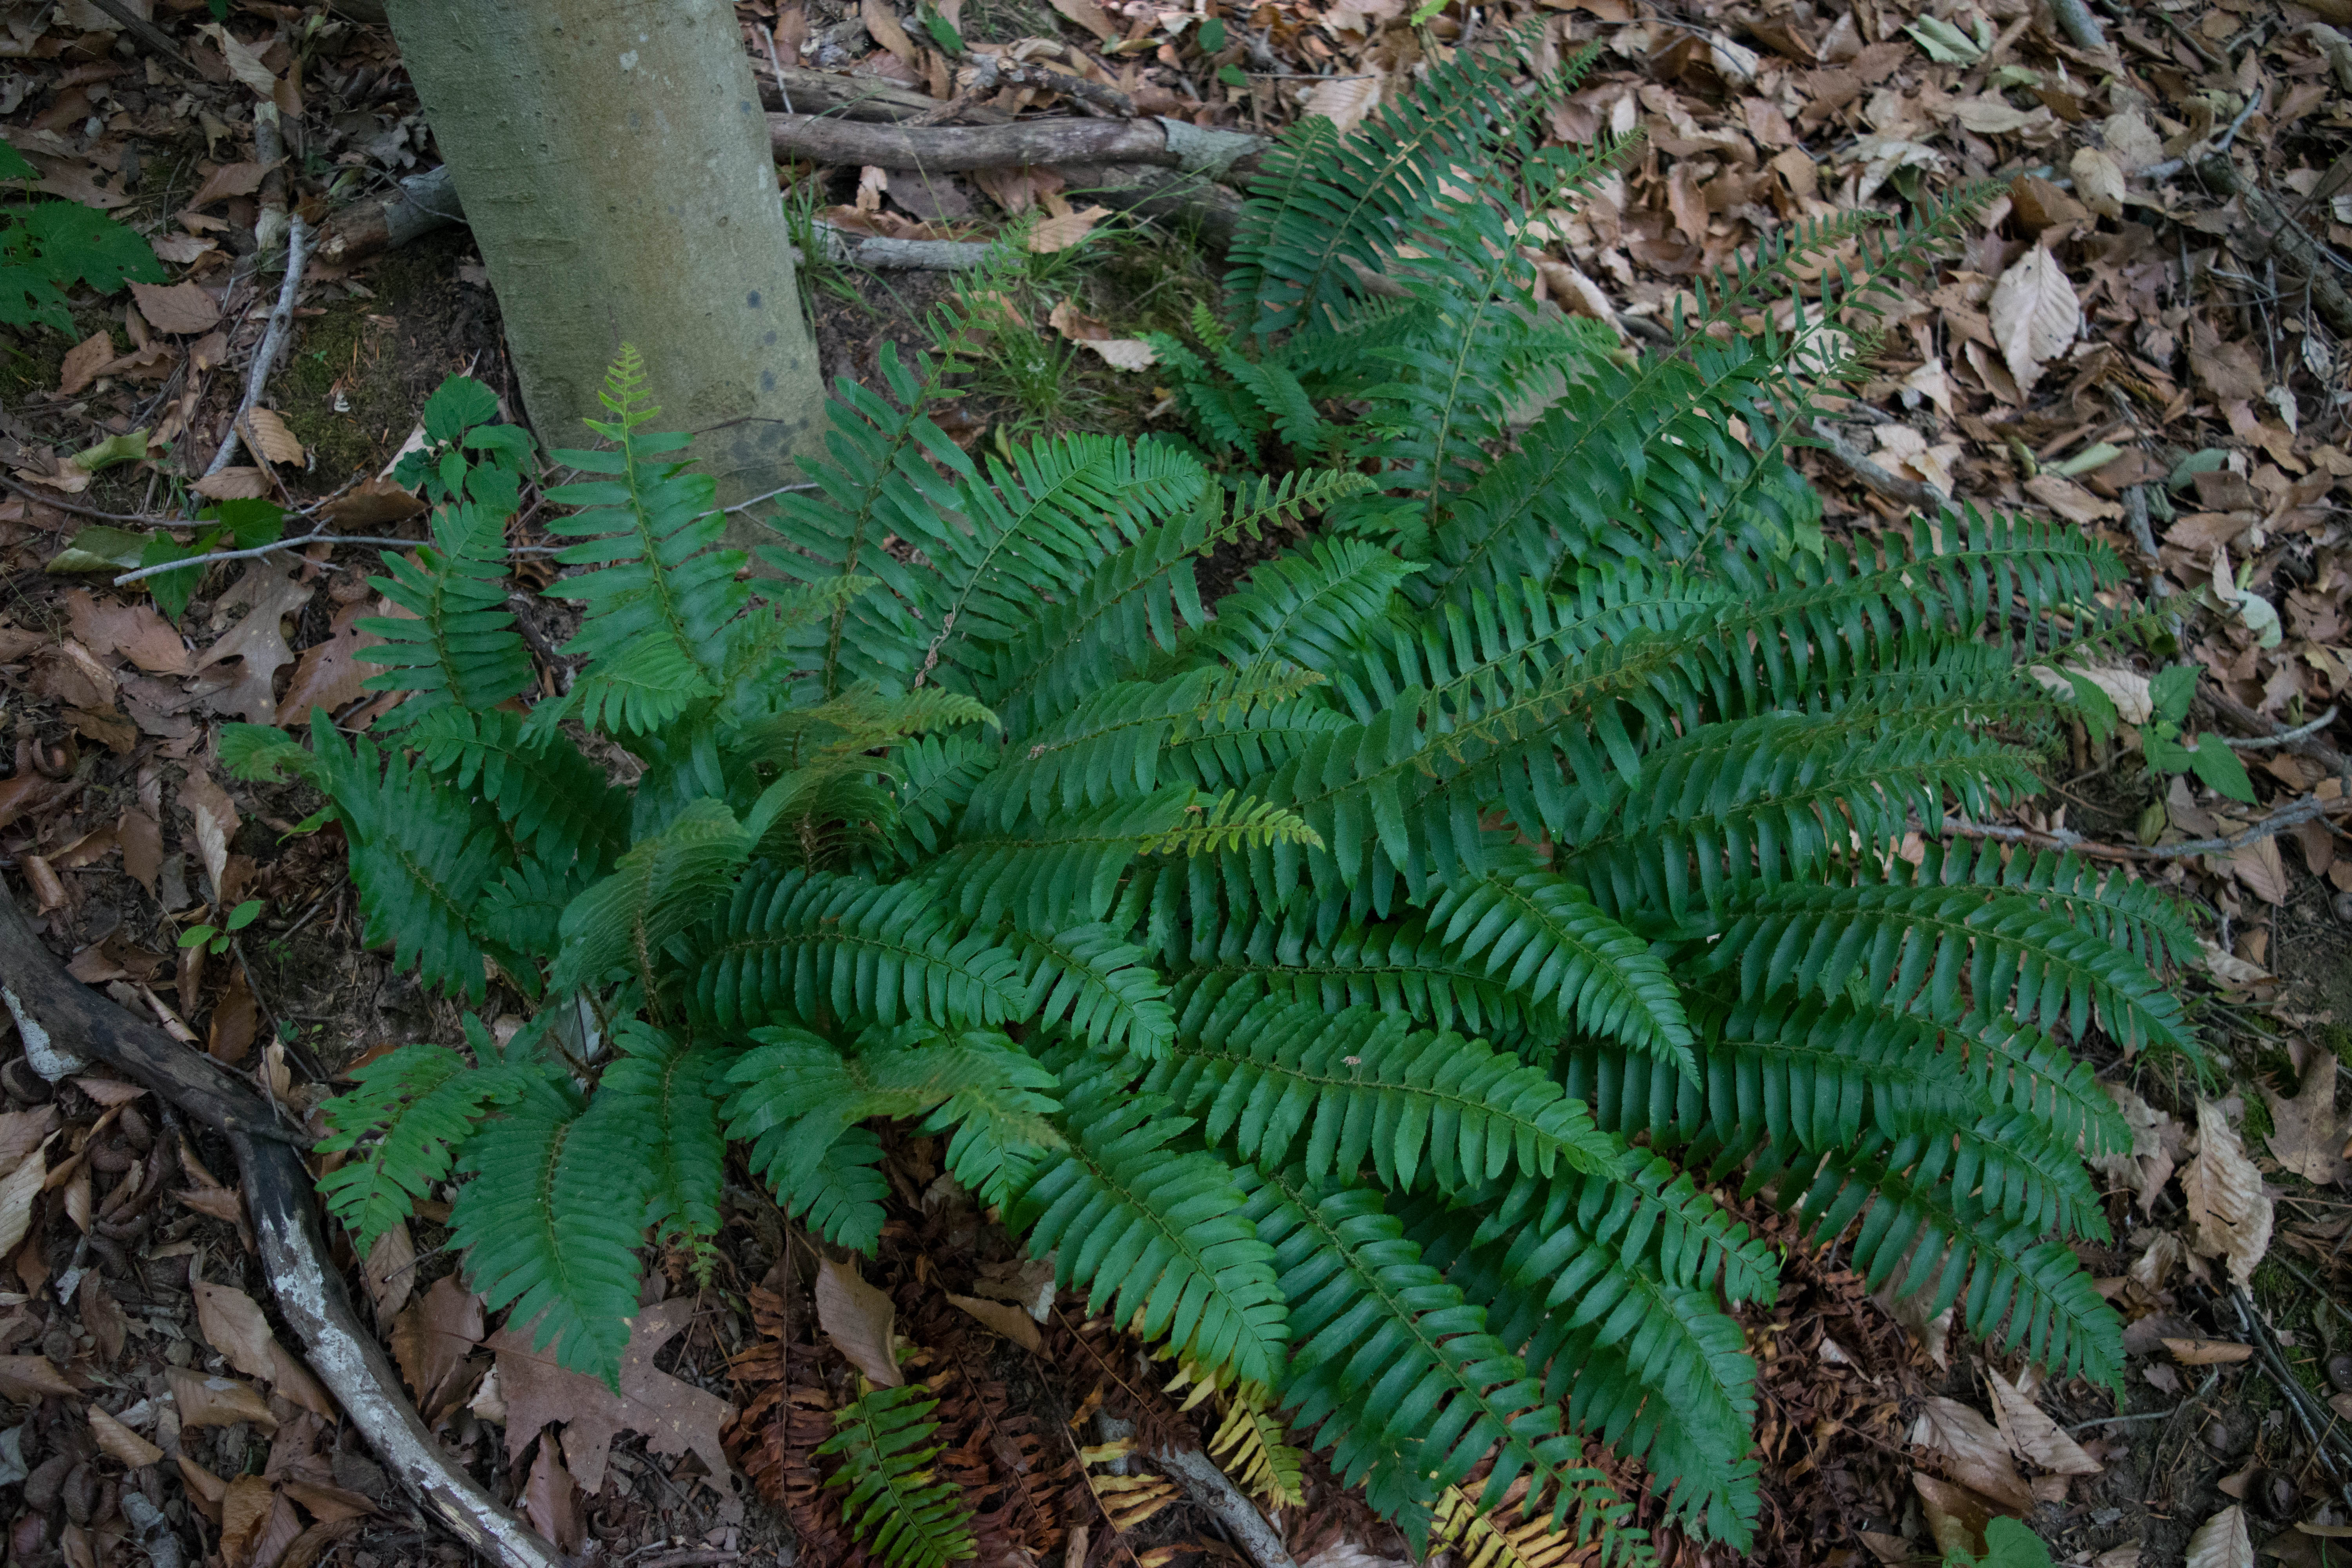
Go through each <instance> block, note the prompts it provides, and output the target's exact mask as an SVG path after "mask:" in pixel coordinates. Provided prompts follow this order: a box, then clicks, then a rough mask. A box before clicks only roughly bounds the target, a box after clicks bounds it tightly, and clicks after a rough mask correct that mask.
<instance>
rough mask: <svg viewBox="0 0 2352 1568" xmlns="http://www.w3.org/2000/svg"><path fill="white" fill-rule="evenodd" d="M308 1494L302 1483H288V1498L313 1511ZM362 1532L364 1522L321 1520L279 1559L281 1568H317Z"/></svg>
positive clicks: (293, 1542) (296, 1538)
mask: <svg viewBox="0 0 2352 1568" xmlns="http://www.w3.org/2000/svg"><path fill="white" fill-rule="evenodd" d="M304 1491H305V1489H304V1488H303V1487H302V1486H301V1485H300V1483H299V1482H294V1481H289V1482H288V1483H286V1495H287V1496H288V1497H289V1498H290V1499H292V1500H295V1501H297V1502H299V1503H301V1504H302V1506H303V1507H304V1508H309V1507H310V1502H309V1501H308V1500H306V1499H305V1497H304V1495H303V1494H304ZM313 1511H316V1510H313ZM359 1532H360V1521H358V1520H356V1519H321V1520H320V1521H319V1522H318V1523H316V1524H314V1525H312V1526H311V1527H310V1529H308V1530H306V1531H303V1532H302V1533H301V1534H299V1535H298V1536H296V1537H295V1538H294V1539H293V1541H292V1542H290V1543H289V1544H288V1546H287V1548H286V1552H285V1555H283V1556H281V1557H279V1558H278V1568H317V1564H318V1563H319V1560H320V1558H322V1557H324V1556H326V1555H327V1553H328V1552H331V1551H333V1550H334V1548H335V1546H336V1544H337V1543H338V1542H344V1541H349V1540H350V1539H351V1538H352V1536H354V1535H357V1534H358V1533H359Z"/></svg>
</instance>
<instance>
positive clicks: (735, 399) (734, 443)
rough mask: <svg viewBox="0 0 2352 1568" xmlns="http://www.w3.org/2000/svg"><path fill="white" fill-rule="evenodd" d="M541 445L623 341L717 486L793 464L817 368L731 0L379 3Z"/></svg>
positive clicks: (813, 401)
mask: <svg viewBox="0 0 2352 1568" xmlns="http://www.w3.org/2000/svg"><path fill="white" fill-rule="evenodd" d="M389 8H390V11H391V16H392V26H393V32H394V36H395V37H397V38H398V39H399V42H400V47H401V54H402V58H404V61H405V62H406V64H407V67H408V72H409V75H410V77H411V78H412V79H414V80H415V83H416V90H417V96H418V97H419V98H420V99H421V100H423V102H424V106H425V116H426V118H427V120H428V121H430V122H431V124H432V127H433V133H434V137H435V139H436V141H437V142H439V143H440V148H441V153H442V156H443V158H444V159H445V160H446V162H447V163H448V166H449V169H450V171H451V173H452V174H454V175H455V177H456V180H457V195H458V196H459V198H460V199H461V200H462V201H463V203H464V205H465V213H466V221H467V223H468V224H470V225H471V226H472V227H473V231H474V237H475V239H476V240H477V242H478V243H479V245H480V246H481V247H482V260H483V262H484V264H485V265H486V266H487V268H488V271H489V275H490V283H491V286H492V287H493V288H494V289H496V290H497V292H498V297H499V310H500V312H501V313H502V314H503V315H504V317H505V319H506V331H507V341H508V343H509V347H510V348H511V349H512V351H513V353H514V360H515V365H516V368H517V370H518V371H519V372H520V374H521V379H522V396H523V403H524V405H525V406H526V408H527V409H528V411H529V413H530V418H531V421H532V424H533V425H534V426H535V427H536V428H537V430H538V432H539V436H540V438H541V441H542V442H543V443H544V444H546V445H548V446H550V447H567V446H579V445H583V444H586V443H587V441H588V440H589V437H588V433H587V432H586V431H585V430H583V429H582V428H581V426H580V420H581V419H582V418H583V417H591V416H593V417H598V418H602V417H605V415H604V411H603V410H602V409H601V408H600V407H599V406H598V405H597V402H596V394H597V390H598V388H599V386H600V385H601V384H602V382H603V379H604V369H605V366H606V365H608V364H609V363H611V362H612V359H613V355H614V351H615V350H617V349H618V348H619V347H620V345H621V344H622V343H624V342H629V343H634V344H635V345H636V347H637V348H638V349H639V350H640V351H641V352H642V353H644V354H645V356H646V366H647V369H648V371H649V373H650V374H649V380H648V386H647V390H648V391H649V392H650V393H651V394H652V396H653V399H654V401H655V402H656V403H657V404H659V405H661V410H662V412H661V418H660V421H659V425H658V427H659V428H662V429H669V430H694V431H698V432H704V433H705V434H702V435H699V436H698V437H697V439H696V442H695V451H694V455H695V456H696V457H697V458H698V459H699V460H700V461H701V462H702V464H703V465H704V467H705V468H706V470H707V471H709V473H711V474H712V475H713V476H714V477H715V478H716V479H718V481H719V499H720V500H721V502H722V503H731V502H733V501H737V500H743V499H744V498H746V497H749V496H752V495H757V494H761V493H763V492H765V491H768V490H772V489H775V488H777V487H778V486H780V485H784V484H789V483H791V482H793V480H795V479H798V478H799V474H798V472H797V470H795V469H793V468H792V464H791V459H792V458H793V456H794V455H795V454H797V453H802V452H814V451H815V450H817V449H818V442H819V439H820V437H821V436H822V432H823V413H824V383H823V378H822V375H821V374H820V373H819V370H818V367H817V361H816V352H815V349H814V346H813V344H812V343H811V342H810V338H809V331H808V326H807V323H806V322H805V321H803V320H802V316H801V305H800V291H799V289H798V288H797V286H796V285H795V283H794V280H793V261H792V253H791V249H790V237H789V236H788V234H787V231H786V229H785V226H784V218H783V208H782V202H781V200H780V199H779V197H778V195H777V192H776V174H775V165H774V163H772V160H771V158H770V155H769V151H768V125H767V120H766V117H765V116H764V115H763V114H762V113H761V105H760V95H759V90H758V89H757V88H756V87H755V86H754V84H753V82H752V79H751V62H750V60H749V58H747V57H746V56H745V55H744V53H743V48H742V40H741V38H740V36H739V34H738V31H737V27H736V22H735V13H734V9H733V7H732V6H731V5H730V4H729V0H490V3H488V4H485V3H484V0H391V4H390V7H389Z"/></svg>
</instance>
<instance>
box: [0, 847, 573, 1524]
mask: <svg viewBox="0 0 2352 1568" xmlns="http://www.w3.org/2000/svg"><path fill="white" fill-rule="evenodd" d="M0 982H5V991H6V1000H7V1003H8V1005H9V1010H10V1011H11V1012H13V1013H15V1014H16V1015H17V1016H18V1017H19V1019H20V1020H23V1019H29V1020H31V1021H32V1024H33V1027H34V1028H36V1029H38V1030H41V1031H42V1032H43V1033H44V1034H46V1036H47V1039H48V1044H49V1046H50V1048H52V1049H57V1050H63V1051H67V1052H70V1053H72V1054H74V1055H77V1056H85V1057H88V1058H93V1059H95V1060H98V1061H101V1062H104V1063H105V1064H106V1065H107V1066H109V1067H111V1068H115V1069H117V1070H118V1071H121V1072H123V1073H125V1074H128V1075H129V1076H130V1077H131V1078H133V1079H137V1080H138V1081H139V1082H141V1083H142V1084H144V1085H146V1087H147V1088H148V1089H152V1091H153V1092H154V1093H156V1094H157V1095H160V1096H162V1097H163V1099H164V1100H168V1101H170V1102H171V1103H172V1104H173V1105H175V1106H177V1107H178V1108H179V1109H180V1110H184V1111H185V1112H186V1113H187V1114H188V1115H190V1116H193V1117H194V1118H196V1119H197V1120H199V1121H204V1122H205V1123H207V1124H208V1125H210V1126H212V1127H214V1128H216V1129H218V1130H219V1131H222V1132H223V1133H225V1134H226V1135H227V1137H228V1140H229V1142H230V1144H231V1145H232V1146H233V1147H234V1148H235V1149H236V1160H237V1167H238V1170H239V1172H240V1173H241V1175H242V1178H243V1185H244V1189H245V1204H246V1209H247V1213H248V1214H249V1215H250V1216H251V1217H252V1221H253V1229H254V1235H255V1238H256V1240H257V1242H258V1244H259V1246H260V1249H261V1260H262V1266H263V1268H264V1270H265V1271H266V1272H267V1274H268V1279H269V1289H270V1293H271V1295H272V1296H273V1297H275V1298H276V1300H277V1302H278V1310H279V1312H281V1313H282V1314H283V1315H284V1317H285V1319H286V1324H287V1327H288V1328H289V1329H291V1330H292V1331H293V1332H294V1334H295V1336H296V1338H297V1340H298V1341H299V1342H300V1344H301V1347H302V1354H303V1359H304V1360H305V1361H307V1362H308V1363H310V1369H311V1370H312V1371H313V1372H315V1373H318V1374H319V1380H320V1382H321V1383H323V1384H326V1385H327V1388H328V1390H329V1392H331V1394H333V1395H334V1396H335V1399H336V1401H337V1403H339V1404H340V1405H341V1406H342V1407H343V1413H344V1414H345V1415H347V1416H348V1417H349V1418H350V1420H351V1422H352V1426H355V1427H356V1428H358V1430H359V1432H360V1435H361V1436H362V1437H364V1438H366V1439H367V1442H368V1445H369V1446H370V1447H373V1449H374V1450H375V1451H376V1454H377V1455H378V1457H379V1458H382V1459H383V1464H384V1468H385V1469H386V1470H387V1471H389V1472H390V1473H391V1475H392V1476H393V1477H394V1479H396V1480H398V1481H399V1482H400V1484H401V1486H402V1487H403V1488H404V1489H406V1490H407V1491H408V1493H409V1494H410V1495H411V1496H413V1497H415V1499H416V1500H417V1501H418V1502H419V1503H421V1504H423V1505H424V1507H425V1509H426V1510H428V1511H430V1512H431V1513H432V1515H433V1516H434V1517H435V1518H436V1519H437V1520H438V1521H440V1522H441V1523H442V1524H443V1525H445V1526H446V1527H447V1528H448V1529H449V1530H450V1531H452V1532H453V1533H454V1534H455V1535H456V1536H457V1539H458V1540H459V1541H460V1542H464V1544H465V1545H466V1546H467V1547H468V1548H469V1549H470V1550H472V1551H474V1552H478V1553H479V1554H481V1555H482V1556H484V1557H486V1558H488V1559H489V1560H490V1561H492V1562H495V1563H501V1564H505V1565H506V1568H566V1563H565V1559H564V1557H563V1555H562V1552H558V1551H557V1550H556V1549H555V1548H554V1547H553V1546H551V1545H550V1544H548V1542H545V1541H543V1540H541V1538H540V1537H539V1536H538V1535H537V1534H535V1533H534V1532H533V1531H531V1530H530V1529H529V1528H528V1527H527V1526H525V1525H524V1524H523V1522H522V1521H520V1520H519V1519H517V1518H516V1517H515V1516H514V1515H513V1514H511V1513H509V1512H508V1511H507V1510H505V1509H503V1508H501V1507H499V1504H498V1503H497V1501H496V1500H493V1499H492V1498H491V1497H490V1496H489V1494H488V1493H487V1492H485V1491H483V1490H482V1489H481V1488H480V1487H478V1486H477V1485H475V1484H474V1481H473V1479H472V1478H470V1477H468V1476H467V1475H466V1474H465V1473H464V1472H463V1471H461V1470H459V1469H457V1468H456V1467H455V1466H453V1465H451V1464H450V1463H449V1461H448V1460H447V1458H446V1457H445V1456H444V1455H443V1454H442V1452H441V1449H440V1447H439V1446H438V1445H437V1444H436V1443H435V1442H434V1440H433V1435H432V1433H430V1432H429V1431H427V1430H426V1429H425V1423H424V1422H423V1421H421V1420H419V1419H418V1418H417V1415H416V1411H415V1407H414V1406H412V1405H410V1404H409V1403H408V1401H407V1399H406V1398H405V1397H404V1395H403V1394H401V1392H400V1378H399V1374H398V1373H395V1372H394V1370H393V1366H392V1362H391V1360H390V1358H388V1357H387V1356H386V1355H385V1354H384V1352H383V1349H382V1347H380V1346H379V1345H378V1344H377V1343H376V1341H375V1336H374V1335H373V1334H371V1333H369V1332H368V1331H366V1330H364V1329H362V1327H361V1326H360V1321H359V1317H358V1314H357V1313H356V1312H354V1311H353V1310H352V1300H351V1296H350V1293H349V1292H348V1291H347V1290H345V1289H344V1288H343V1279H342V1276H341V1274H340V1273H339V1272H337V1271H336V1269H335V1268H334V1267H333V1266H332V1264H331V1262H330V1261H329V1256H328V1251H327V1245H326V1238H325V1237H324V1235H323V1234H322V1233H321V1231H320V1226H319V1211H318V1207H317V1205H316V1204H315V1202H314V1201H313V1199H312V1197H311V1194H310V1173H309V1172H308V1171H307V1170H305V1169H304V1167H303V1164H302V1157H301V1155H300V1154H299V1152H297V1150H296V1148H295V1146H294V1143H293V1142H292V1140H291V1137H290V1135H289V1133H288V1132H287V1131H284V1130H283V1129H282V1128H281V1127H280V1126H279V1125H278V1121H277V1120H276V1118H275V1116H274V1115H273V1113H272V1111H271V1109H270V1107H269V1104H268V1101H266V1100H263V1099H262V1097H261V1096H260V1095H259V1094H258V1093H257V1092H256V1091H255V1090H254V1089H253V1088H252V1087H251V1086H250V1085H248V1084H247V1083H246V1081H245V1080H244V1079H240V1078H238V1077H236V1075H235V1074H233V1073H231V1072H230V1071H229V1070H228V1069H227V1068H225V1067H223V1066H222V1065H221V1064H220V1063H218V1062H216V1061H215V1060H214V1059H213V1058H210V1057H208V1056H206V1055H205V1054H204V1053H203V1052H201V1051H194V1050H191V1049H189V1048H188V1047H185V1046H183V1045H180V1044H179V1043H177V1042H176V1041H174V1040H173V1039H172V1038H171V1037H169V1036H168V1035H166V1034H164V1033H163V1030H161V1029H160V1028H158V1027H156V1026H154V1025H152V1024H151V1023H149V1022H147V1021H146V1020H145V1019H143V1018H140V1017H136V1016H133V1015H131V1013H128V1012H126V1011H124V1010H123V1009H122V1008H121V1007H119V1006H117V1005H114V1003H112V1002H111V1001H110V1000H108V999H107V998H106V997H105V996H103V995H101V994H99V993H97V992H95V991H92V990H90V989H89V987H88V986H86V985H84V984H81V983H80V982H79V981H78V980H76V979H74V978H73V977H72V976H71V975H69V974H68V973H66V970H65V965H64V964H62V963H59V962H58V959H57V957H56V955H55V954H53V953H51V952H49V950H48V949H47V947H44V946H43V945H42V944H41V942H40V939H39V938H38V937H37V936H35V935H34V933H33V929H32V927H31V926H30V925H29V924H27V923H26V920H25V917H24V914H23V913H22V911H20V910H18V909H17V907H16V898H15V896H14V893H13V891H12V890H0ZM26 1035H27V1038H28V1040H29V1038H30V1031H26Z"/></svg>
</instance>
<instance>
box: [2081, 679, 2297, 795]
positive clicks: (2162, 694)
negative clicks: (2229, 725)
mask: <svg viewBox="0 0 2352 1568" xmlns="http://www.w3.org/2000/svg"><path fill="white" fill-rule="evenodd" d="M2060 673H2061V674H2062V675H2063V677H2064V678H2065V679H2066V681H2067V682H2068V683H2069V684H2070V685H2071V686H2072V687H2073V689H2074V700H2075V702H2076V704H2077V705H2078V709H2079V711H2080V715H2081V718H2082V720H2083V724H2084V729H2086V730H2087V731H2090V735H2091V738H2092V739H2093V740H2095V741H2106V740H2108V739H2110V738H2112V737H2113V736H2114V735H2115V734H2116V731H2118V730H2121V729H2126V728H2131V729H2136V730H2137V732H2138V735H2139V746H2140V755H2141V757H2142V758H2143V759H2145V760H2146V762H2147V765H2148V769H2149V771H2150V772H2152V773H2158V774H2170V773H2195V774H2196V775H2197V776H2198V777H2199V778H2200V779H2202V780H2203V781H2204V783H2205V785H2206V787H2207V788H2209V789H2210V790H2212V791H2213V792H2214V793H2215V794H2216V795H2227V796H2228V797H2229V798H2230V799H2231V800H2242V801H2245V802H2248V803H2249V804H2251V803H2252V800H2253V798H2254V785H2253V781H2252V779H2249V778H2248V777H2247V776H2246V766H2245V764H2244V763H2241V762H2240V761H2239V760H2238V753H2237V752H2233V751H2231V749H2230V747H2229V745H2228V744H2227V743H2226V742H2223V740H2222V739H2221V736H2219V735H2216V734H2214V733H2212V732H2211V731H2206V732H2204V733H2202V734H2198V735H2188V734H2186V733H2185V726H2186V725H2187V723H2188V721H2189V703H2190V702H2191V701H2193V700H2195V698H2196V696H2197V679H2198V676H2199V673H2200V671H2199V668H2198V667H2197V666H2196V665H2193V664H2176V665H2173V666H2172V667H2170V668H2167V669H2163V670H2159V671H2158V673H2157V674H2156V675H2155V676H2153V677H2152V678H2150V679H2149V680H2148V682H2147V701H2148V711H2147V714H2146V715H2145V716H2144V717H2143V718H2141V719H2140V721H2138V722H2137V724H2136V725H2129V724H2126V721H2125V720H2124V718H2123V714H2122V711H2121V710H2119V709H2118V708H2117V707H2116V701H2115V699H2114V698H2113V697H2111V696H2109V695H2108V693H2107V691H2106V689H2105V688H2104V687H2102V686H2101V685H2100V684H2099V682H2098V681H2097V680H2096V679H2094V678H2093V677H2092V676H2090V675H2087V674H2085V673H2084V672H2083V671H2081V670H2075V669H2067V670H2063V671H2061V672H2060Z"/></svg>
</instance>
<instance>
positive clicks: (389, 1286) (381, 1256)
mask: <svg viewBox="0 0 2352 1568" xmlns="http://www.w3.org/2000/svg"><path fill="white" fill-rule="evenodd" d="M360 1278H361V1279H362V1280H363V1281H364V1282H365V1283H366V1285H367V1293H368V1299H369V1300H372V1301H373V1302H374V1303H375V1321H377V1322H378V1323H389V1322H391V1321H393V1320H394V1318H396V1317H398V1316H399V1315H400V1310H401V1309H402V1308H404V1307H405V1306H407V1305H408V1298H409V1297H410V1296H411V1295H413V1294H415V1289H416V1241H415V1237H411V1236H410V1235H409V1234H408V1222H407V1221H406V1220H403V1221H401V1222H400V1223H399V1224H397V1225H395V1226H393V1227H392V1228H391V1229H390V1230H387V1231H385V1232H384V1233H383V1235H382V1236H379V1237H376V1238H375V1246H373V1247H371V1248H369V1249H368V1255H367V1262H366V1264H365V1265H364V1266H362V1268H361V1269H360ZM481 1337H482V1336H481V1332H480V1331H479V1330H477V1331H475V1334H474V1338H475V1339H476V1340H479V1339H480V1338H481Z"/></svg>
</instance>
